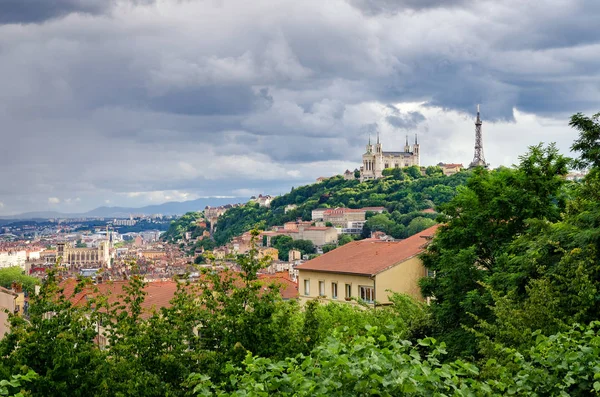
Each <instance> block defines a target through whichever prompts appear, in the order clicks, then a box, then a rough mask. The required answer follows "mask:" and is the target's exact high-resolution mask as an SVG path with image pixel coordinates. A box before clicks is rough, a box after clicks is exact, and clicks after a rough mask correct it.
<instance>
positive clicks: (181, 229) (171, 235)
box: [161, 212, 206, 243]
mask: <svg viewBox="0 0 600 397" xmlns="http://www.w3.org/2000/svg"><path fill="white" fill-rule="evenodd" d="M202 219H203V217H202V214H201V213H199V212H188V213H187V214H185V215H182V216H181V217H179V218H178V219H176V220H174V221H172V222H171V224H170V225H169V229H168V230H167V231H166V232H165V233H164V234H163V235H162V236H161V238H162V239H163V240H164V241H168V242H172V243H174V242H176V241H179V240H181V239H183V237H184V236H185V233H186V232H192V238H196V237H198V236H200V235H201V234H202V232H204V230H206V228H204V227H201V226H200V225H199V224H198V221H199V220H202Z"/></svg>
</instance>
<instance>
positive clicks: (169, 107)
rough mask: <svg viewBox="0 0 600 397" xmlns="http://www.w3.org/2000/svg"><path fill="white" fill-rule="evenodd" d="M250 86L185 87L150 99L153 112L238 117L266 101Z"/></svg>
mask: <svg viewBox="0 0 600 397" xmlns="http://www.w3.org/2000/svg"><path fill="white" fill-rule="evenodd" d="M263 100H264V97H263V96H257V95H256V94H255V93H254V92H253V91H252V89H251V88H250V87H243V86H241V87H240V86H205V87H196V88H184V89H181V90H177V91H173V92H169V93H167V94H165V95H161V96H159V97H154V98H149V100H148V102H149V106H150V108H151V109H152V110H157V111H162V112H166V113H174V114H187V115H227V114H229V115H235V114H240V113H248V112H250V111H252V110H256V109H257V108H258V107H259V106H260V104H261V103H262V102H263Z"/></svg>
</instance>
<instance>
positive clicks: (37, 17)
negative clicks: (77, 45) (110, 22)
mask: <svg viewBox="0 0 600 397" xmlns="http://www.w3.org/2000/svg"><path fill="white" fill-rule="evenodd" d="M118 1H119V0H1V1H0V25H2V24H9V23H16V24H28V23H42V22H45V21H48V20H52V19H55V18H61V17H64V16H67V15H69V14H72V13H81V14H89V15H97V14H104V13H107V12H108V11H110V10H111V8H112V7H113V6H114V5H115V4H116V3H117V2H118ZM121 1H123V2H127V3H130V4H133V5H138V4H150V3H153V2H154V1H155V0H121Z"/></svg>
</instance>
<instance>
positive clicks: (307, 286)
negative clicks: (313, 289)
mask: <svg viewBox="0 0 600 397" xmlns="http://www.w3.org/2000/svg"><path fill="white" fill-rule="evenodd" d="M304 295H310V280H304Z"/></svg>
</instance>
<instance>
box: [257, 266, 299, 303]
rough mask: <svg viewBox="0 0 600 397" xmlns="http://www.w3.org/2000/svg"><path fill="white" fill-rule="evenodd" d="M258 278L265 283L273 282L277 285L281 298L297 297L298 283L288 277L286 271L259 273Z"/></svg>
mask: <svg viewBox="0 0 600 397" xmlns="http://www.w3.org/2000/svg"><path fill="white" fill-rule="evenodd" d="M258 279H259V280H261V281H263V282H265V283H272V282H274V283H275V284H277V285H279V292H280V293H281V297H282V298H283V299H295V298H297V297H298V283H297V282H295V281H293V280H292V279H290V277H289V274H288V273H287V272H278V273H275V274H259V275H258Z"/></svg>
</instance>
